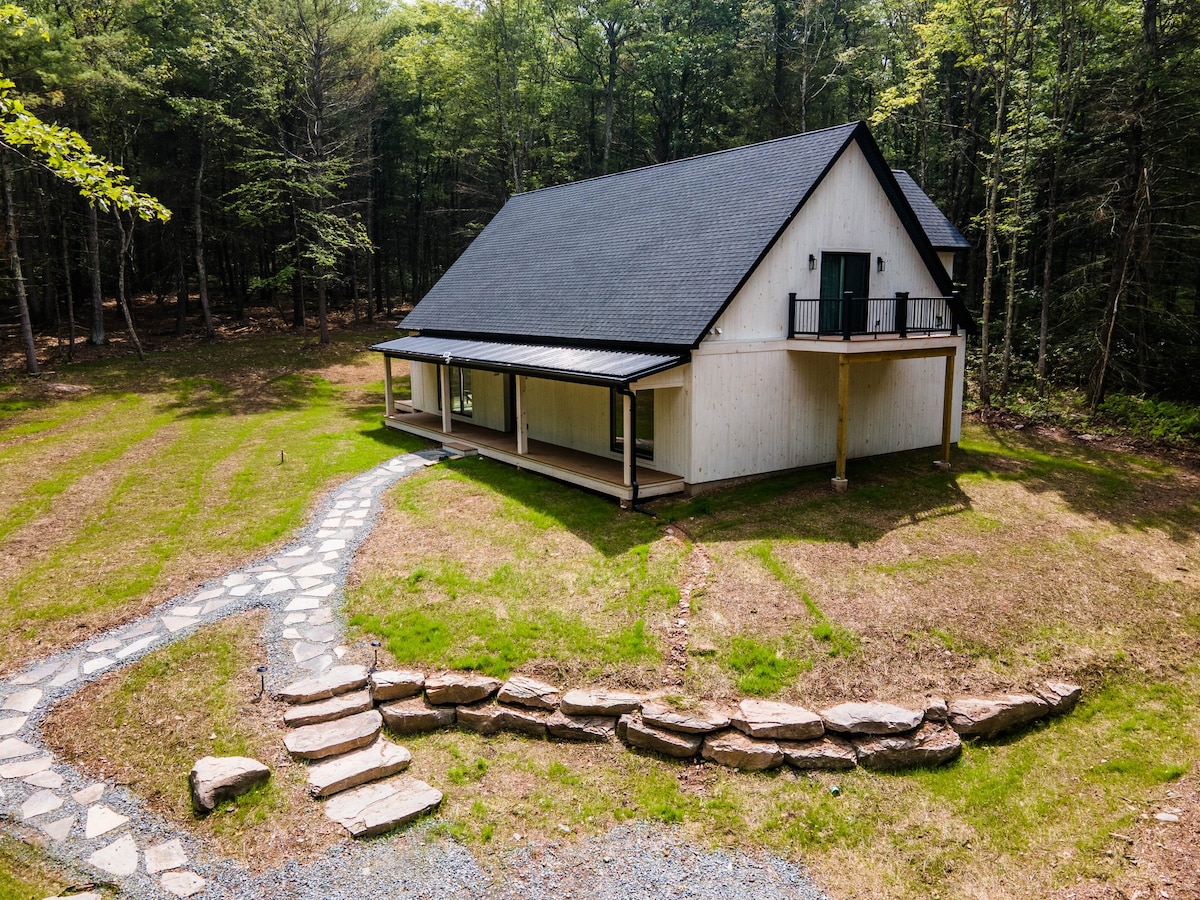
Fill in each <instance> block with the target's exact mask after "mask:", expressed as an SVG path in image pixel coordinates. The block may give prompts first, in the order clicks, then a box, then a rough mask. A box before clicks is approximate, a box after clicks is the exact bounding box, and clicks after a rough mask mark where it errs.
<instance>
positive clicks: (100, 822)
mask: <svg viewBox="0 0 1200 900" xmlns="http://www.w3.org/2000/svg"><path fill="white" fill-rule="evenodd" d="M128 821H129V816H123V815H121V814H120V813H119V812H114V811H113V810H111V809H109V808H108V807H107V806H103V805H101V804H97V805H95V806H93V807H92V808H91V809H89V810H88V813H87V819H85V820H84V824H83V836H84V837H85V838H87V839H88V840H91V839H92V838H95V837H100V835H102V834H108V833H109V832H110V831H112V830H113V829H115V828H120V827H121V826H122V825H124V824H125V823H126V822H128Z"/></svg>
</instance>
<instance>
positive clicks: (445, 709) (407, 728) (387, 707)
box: [379, 697, 455, 734]
mask: <svg viewBox="0 0 1200 900" xmlns="http://www.w3.org/2000/svg"><path fill="white" fill-rule="evenodd" d="M379 712H380V714H381V715H382V716H383V721H385V722H386V723H387V727H388V728H389V729H390V730H392V731H394V732H395V733H396V734H421V733H422V732H426V731H436V730H437V729H439V728H448V727H449V726H451V725H453V724H454V718H455V715H454V713H455V709H454V707H453V706H430V705H429V704H428V703H426V702H425V701H424V700H423V699H421V698H420V697H413V698H412V699H411V700H396V701H395V702H393V703H385V704H384V705H383V706H381V707H379Z"/></svg>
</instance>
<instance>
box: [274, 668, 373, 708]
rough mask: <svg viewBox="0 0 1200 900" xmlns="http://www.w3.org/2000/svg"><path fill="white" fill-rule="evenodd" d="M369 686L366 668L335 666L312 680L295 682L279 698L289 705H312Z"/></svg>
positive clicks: (280, 693) (284, 689) (283, 690)
mask: <svg viewBox="0 0 1200 900" xmlns="http://www.w3.org/2000/svg"><path fill="white" fill-rule="evenodd" d="M366 685H367V670H366V667H365V666H334V667H333V668H331V669H330V670H329V671H327V672H323V673H321V674H320V675H316V676H314V677H312V678H302V679H300V680H299V681H294V682H292V683H291V684H289V685H288V686H287V687H285V688H283V689H282V690H281V691H279V694H278V697H279V699H280V700H284V701H286V702H288V703H311V702H312V701H313V700H327V699H328V698H330V697H336V696H337V695H338V694H345V693H349V692H350V691H356V690H358V689H359V688H361V687H366Z"/></svg>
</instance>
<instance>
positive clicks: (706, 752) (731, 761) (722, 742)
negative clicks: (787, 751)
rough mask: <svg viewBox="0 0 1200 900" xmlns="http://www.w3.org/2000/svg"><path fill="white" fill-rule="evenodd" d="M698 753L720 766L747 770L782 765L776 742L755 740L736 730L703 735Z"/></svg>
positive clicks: (761, 770)
mask: <svg viewBox="0 0 1200 900" xmlns="http://www.w3.org/2000/svg"><path fill="white" fill-rule="evenodd" d="M700 755H701V756H703V757H704V758H705V759H708V760H712V761H713V762H715V763H719V764H720V765H722V766H728V767H729V768H731V769H742V770H744V771H747V772H764V771H766V770H767V769H774V768H775V767H776V766H781V765H783V751H782V750H780V749H779V745H778V744H777V743H775V742H774V741H769V740H756V739H754V738H752V737H749V736H747V735H745V734H743V733H742V732H740V731H736V730H730V731H723V732H721V733H720V734H710V735H708V736H707V737H705V738H704V744H703V746H701V748H700Z"/></svg>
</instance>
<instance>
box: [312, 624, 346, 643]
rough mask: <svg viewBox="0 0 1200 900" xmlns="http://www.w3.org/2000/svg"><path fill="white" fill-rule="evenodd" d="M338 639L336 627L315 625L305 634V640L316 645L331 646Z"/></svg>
mask: <svg viewBox="0 0 1200 900" xmlns="http://www.w3.org/2000/svg"><path fill="white" fill-rule="evenodd" d="M337 638H338V627H337V626H336V625H332V624H330V625H314V626H313V627H312V628H309V629H308V630H307V631H305V632H304V639H305V640H306V641H312V642H313V643H315V644H331V643H333V642H334V641H336V640H337Z"/></svg>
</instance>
